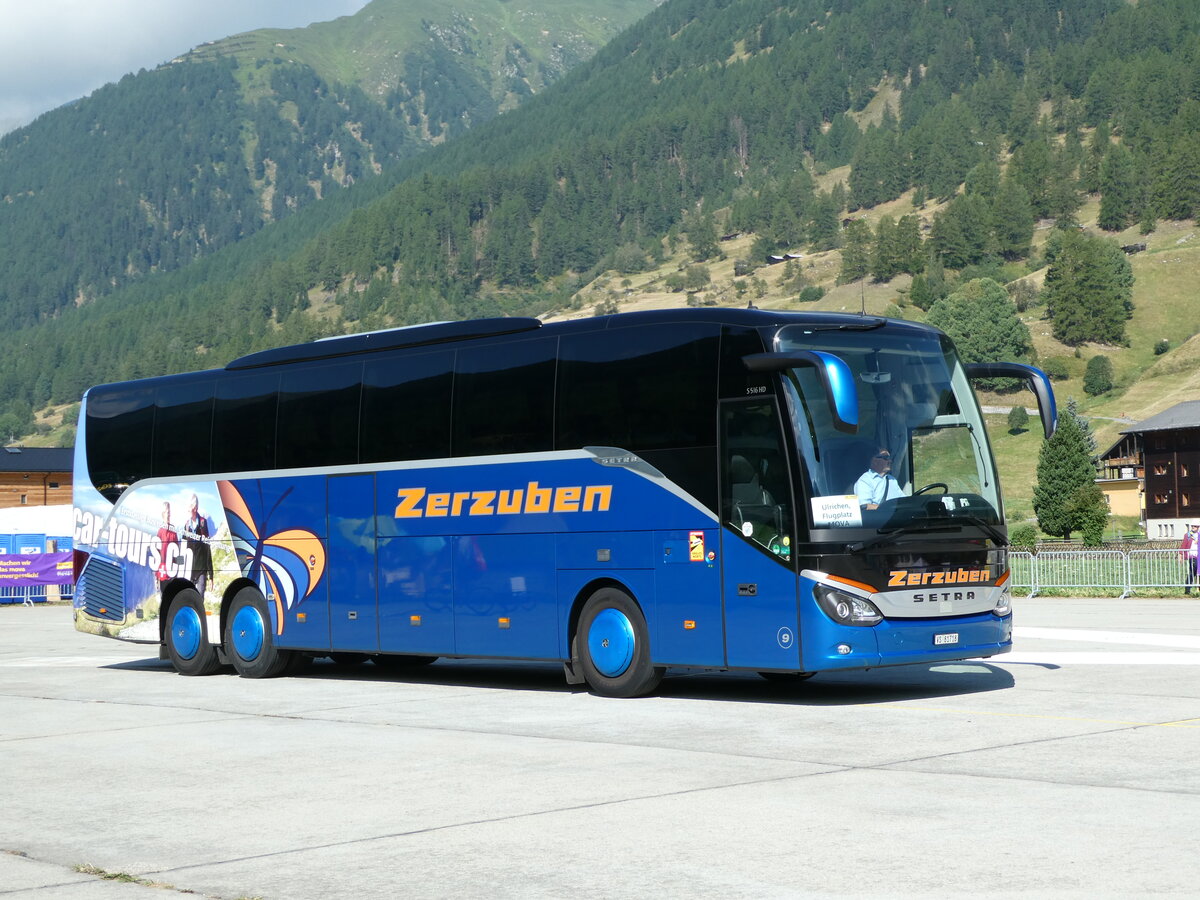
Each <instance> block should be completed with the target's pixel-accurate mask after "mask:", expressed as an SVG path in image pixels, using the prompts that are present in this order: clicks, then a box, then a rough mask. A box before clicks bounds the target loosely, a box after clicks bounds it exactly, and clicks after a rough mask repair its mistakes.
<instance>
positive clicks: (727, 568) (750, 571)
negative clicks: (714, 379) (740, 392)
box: [721, 397, 800, 671]
mask: <svg viewBox="0 0 1200 900" xmlns="http://www.w3.org/2000/svg"><path fill="white" fill-rule="evenodd" d="M782 427H783V426H782V422H781V419H780V417H779V412H778V408H777V406H776V403H775V399H774V398H773V397H761V398H756V399H748V400H741V401H726V402H722V404H721V523H722V528H721V548H722V552H721V560H722V562H721V566H722V573H723V574H722V580H723V586H724V604H725V652H726V664H727V665H728V666H730V667H731V668H753V669H786V670H793V671H794V670H797V669H799V667H800V651H799V643H800V642H799V634H798V629H799V621H798V607H797V603H796V596H797V595H796V590H797V585H796V573H795V565H794V562H793V553H794V547H795V541H796V527H795V510H794V509H793V502H792V497H793V496H794V494H793V492H792V484H791V477H790V475H789V473H788V466H787V454H786V451H785V450H784V442H783V439H782Z"/></svg>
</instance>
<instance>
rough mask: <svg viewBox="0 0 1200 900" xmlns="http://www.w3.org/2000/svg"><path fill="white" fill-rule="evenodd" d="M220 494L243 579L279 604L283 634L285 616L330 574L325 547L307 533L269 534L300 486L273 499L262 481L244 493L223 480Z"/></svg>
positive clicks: (294, 530)
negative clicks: (322, 577) (267, 493)
mask: <svg viewBox="0 0 1200 900" xmlns="http://www.w3.org/2000/svg"><path fill="white" fill-rule="evenodd" d="M217 489H218V490H219V491H220V493H221V504H222V505H223V506H224V508H225V513H226V515H227V516H228V521H229V532H230V535H231V536H232V538H233V545H234V549H235V551H236V552H237V560H238V564H239V566H240V567H241V571H242V574H243V575H245V576H246V577H247V578H249V579H250V580H251V581H253V582H254V583H255V584H257V585H258V587H259V589H260V590H261V591H262V592H263V596H265V597H266V598H268V600H271V599H273V600H274V604H275V611H276V614H277V615H276V619H275V621H276V625H275V629H276V633H277V634H282V633H283V624H284V615H283V613H284V611H285V610H290V609H291V608H292V607H293V606H295V605H296V604H297V603H300V602H302V601H303V600H304V599H305V598H307V597H308V596H309V595H310V594H312V592H313V590H314V589H315V588H316V586H317V583H318V582H319V581H320V580H321V575H322V574H324V571H325V546H324V544H322V542H321V539H320V538H319V537H318V536H317V535H316V534H314V533H313V532H311V531H308V530H307V529H304V528H285V529H281V530H280V531H277V532H274V533H271V532H269V531H268V529H269V527H270V523H271V518H272V516H273V515H275V514H276V512H277V511H278V510H279V508H280V506H281V505H283V504H284V503H285V501H286V500H287V499H288V498H289V496H291V495H292V493H293V490H294V485H289V486H288V487H287V488H286V489H285V490H283V492H282V493H280V495H279V496H278V497H276V498H274V499H273V500H271V499H269V498H267V497H264V490H263V486H262V483H261V482H256V481H252V482H246V483H245V484H244V486H243V487H242V488H239V487H238V485H236V484H234V483H233V482H232V481H221V482H218V483H217ZM248 500H249V502H248ZM252 508H253V511H252ZM256 513H257V514H256Z"/></svg>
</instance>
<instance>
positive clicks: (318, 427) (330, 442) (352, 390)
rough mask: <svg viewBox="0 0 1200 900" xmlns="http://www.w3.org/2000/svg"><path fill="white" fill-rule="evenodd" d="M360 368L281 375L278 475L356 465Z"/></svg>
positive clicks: (356, 365) (317, 369) (329, 367)
mask: <svg viewBox="0 0 1200 900" xmlns="http://www.w3.org/2000/svg"><path fill="white" fill-rule="evenodd" d="M361 391H362V364H361V363H338V364H335V365H325V366H313V367H308V368H303V369H295V370H293V371H285V372H284V373H283V374H282V375H281V376H280V379H279V428H278V433H277V438H276V442H275V465H276V466H277V467H279V468H281V469H290V468H303V467H306V466H344V465H352V464H354V463H356V462H358V405H359V395H360V393H361Z"/></svg>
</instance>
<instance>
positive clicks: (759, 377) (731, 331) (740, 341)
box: [721, 325, 774, 400]
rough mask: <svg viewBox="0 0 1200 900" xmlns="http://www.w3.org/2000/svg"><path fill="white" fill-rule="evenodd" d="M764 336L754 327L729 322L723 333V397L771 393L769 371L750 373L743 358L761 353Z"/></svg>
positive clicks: (771, 381) (734, 397) (737, 397)
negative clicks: (743, 326) (744, 326)
mask: <svg viewBox="0 0 1200 900" xmlns="http://www.w3.org/2000/svg"><path fill="white" fill-rule="evenodd" d="M765 349H766V348H765V347H763V341H762V338H761V337H760V336H759V334H758V332H757V331H756V330H755V329H753V328H741V327H737V326H732V325H726V326H725V328H724V329H723V330H722V333H721V396H722V397H723V398H729V399H733V400H738V399H742V398H745V397H755V396H759V395H761V394H766V393H771V391H772V389H771V385H772V384H773V383H774V382H773V380H772V378H773V376H772V374H771V373H770V372H751V371H750V370H749V369H747V368H746V364H745V363H743V362H742V358H743V357H746V356H750V355H752V354H754V353H762V352H763V351H764V350H765Z"/></svg>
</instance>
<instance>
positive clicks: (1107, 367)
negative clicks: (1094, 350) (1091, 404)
mask: <svg viewBox="0 0 1200 900" xmlns="http://www.w3.org/2000/svg"><path fill="white" fill-rule="evenodd" d="M1112 388H1113V367H1112V360H1110V359H1109V358H1108V357H1107V356H1093V357H1092V358H1091V359H1089V360H1088V362H1087V369H1086V370H1085V371H1084V373H1083V390H1084V393H1086V394H1088V395H1089V396H1092V397H1096V396H1099V395H1100V394H1104V393H1107V392H1108V391H1111V390H1112Z"/></svg>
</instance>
